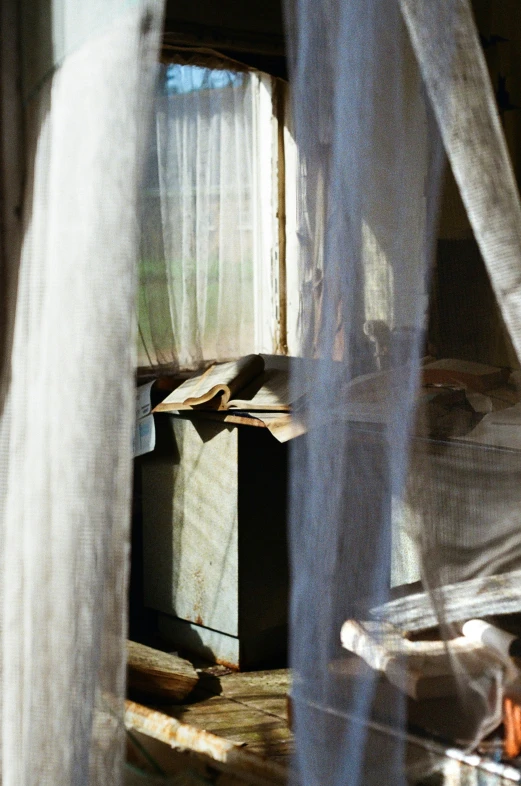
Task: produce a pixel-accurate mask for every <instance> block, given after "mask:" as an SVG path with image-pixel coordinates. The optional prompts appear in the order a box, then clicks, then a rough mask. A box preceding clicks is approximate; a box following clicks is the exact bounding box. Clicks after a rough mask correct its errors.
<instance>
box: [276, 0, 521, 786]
mask: <svg viewBox="0 0 521 786" xmlns="http://www.w3.org/2000/svg"><path fill="white" fill-rule="evenodd" d="M286 10H287V24H288V40H289V45H290V55H291V69H290V74H291V84H292V94H293V110H294V120H295V139H296V145H297V147H298V154H299V159H300V178H301V179H300V181H299V184H298V186H299V194H298V201H299V215H298V234H299V267H300V281H301V282H302V312H301V321H300V324H301V335H302V339H303V343H302V354H303V355H304V357H305V358H306V362H305V363H303V364H302V365H299V366H298V367H296V368H295V373H294V379H293V384H294V385H295V387H296V389H297V390H298V392H302V391H303V390H306V392H307V393H308V396H307V408H306V410H305V411H303V412H302V413H300V417H301V418H302V419H303V420H304V421H305V423H306V426H307V433H306V434H305V436H303V437H302V438H301V439H299V440H295V442H294V443H293V447H292V466H291V496H290V503H291V505H290V507H291V513H290V519H291V530H290V551H291V568H292V571H291V574H292V601H291V642H290V644H291V663H292V666H293V669H294V673H293V677H294V681H293V703H294V720H295V724H294V725H295V731H296V738H297V755H296V761H295V769H296V772H297V775H296V779H295V782H298V783H299V784H309V786H315V784H318V783H320V784H321V786H345V784H349V786H359V784H360V785H361V784H364V786H369V784H375V786H376V784H378V785H379V784H383V783H385V784H388V785H389V786H391V785H393V786H394V785H395V784H405V783H406V782H408V781H407V777H408V773H407V769H406V765H407V754H408V753H411V750H412V748H413V745H412V744H411V745H409V742H411V743H414V740H412V738H411V735H410V728H408V727H407V725H406V722H407V713H408V712H412V710H411V707H412V705H414V701H409V702H407V699H406V696H405V693H404V692H402V691H399V690H396V689H395V688H394V687H393V686H392V685H391V683H390V682H387V681H386V680H384V679H380V678H379V677H377V676H376V672H375V671H373V670H371V669H370V668H365V664H364V662H363V661H362V660H356V659H355V658H352V657H349V656H348V655H347V654H346V652H345V651H342V647H341V643H340V630H341V626H342V623H343V622H344V621H345V620H346V619H354V620H358V621H369V622H370V623H371V622H373V623H374V622H375V620H376V618H377V617H379V615H380V612H379V611H375V608H376V607H379V608H380V609H382V608H384V609H385V608H386V607H387V606H386V604H387V602H388V601H389V599H390V596H391V572H392V570H393V569H395V570H396V569H398V572H400V570H402V569H403V565H402V567H401V568H400V566H399V563H400V560H402V562H405V563H407V562H408V559H404V557H406V556H407V555H405V554H404V553H403V552H402V553H399V554H397V553H396V550H397V548H398V549H403V550H405V548H407V549H408V548H410V547H412V549H413V550H416V555H417V556H418V555H419V558H420V565H421V579H422V580H423V583H424V589H426V590H427V591H430V590H432V589H433V588H439V587H440V586H441V587H445V586H446V585H448V584H450V585H451V586H450V587H448V588H447V589H446V592H445V593H444V592H443V591H436V592H433V593H432V594H431V595H425V596H421V597H422V599H423V601H424V602H425V605H424V607H423V612H425V609H427V608H429V609H431V612H430V616H429V615H427V614H426V613H425V614H424V616H425V617H427V616H429V619H428V620H427V619H425V620H424V622H425V624H424V626H423V627H424V629H426V628H427V627H431V628H432V627H434V625H435V623H436V622H439V623H440V626H441V632H440V634H439V635H440V637H441V636H447V638H454V637H456V636H458V635H461V627H459V628H458V627H457V625H456V626H454V627H453V628H447V626H446V623H461V622H464V621H465V619H467V618H468V616H473V615H474V616H475V615H476V613H477V612H476V610H478V612H479V614H483V615H489V614H492V613H494V611H495V612H496V613H500V612H501V608H503V610H504V608H505V607H502V606H501V604H502V598H501V592H499V593H498V596H497V597H495V598H494V597H493V592H489V594H488V595H487V594H486V593H485V594H481V595H480V596H479V598H478V599H477V602H474V604H473V605H472V601H475V600H476V598H475V597H474V596H473V594H472V592H471V589H468V592H469V597H470V600H469V601H468V602H469V603H470V604H471V606H472V607H471V608H470V607H469V606H463V605H462V606H459V608H457V609H456V611H455V610H454V606H451V603H450V600H451V597H452V596H453V593H454V591H455V588H454V586H452V583H453V582H458V583H459V584H458V586H459V587H460V588H461V586H462V585H464V584H465V581H466V580H467V579H469V578H475V577H483V576H487V575H490V574H501V573H505V572H509V571H514V572H513V573H511V574H510V579H509V586H510V584H511V586H512V589H511V591H510V593H509V596H508V600H509V604H510V605H509V609H510V610H517V611H518V610H519V609H520V608H521V589H520V588H519V565H520V563H519V556H518V555H519V553H520V548H521V538H520V535H519V533H520V514H519V511H520V510H521V486H520V484H519V477H520V469H521V457H520V453H519V451H518V450H504V451H501V450H495V449H493V447H494V446H492V445H487V444H484V445H480V446H476V445H473V446H471V445H469V444H468V443H467V444H466V445H465V444H462V443H461V442H458V440H457V439H455V438H456V437H458V438H459V437H461V436H462V435H461V433H460V434H458V433H457V432H456V433H455V434H452V433H448V434H447V433H445V434H443V435H442V436H440V435H439V434H436V433H434V435H432V434H431V432H430V431H429V428H427V430H426V431H424V432H422V431H421V426H420V416H419V408H417V401H418V400H419V399H420V396H421V393H420V390H419V382H420V357H421V353H422V352H424V351H425V341H424V334H425V328H426V319H425V317H426V315H425V311H426V292H427V291H428V274H429V268H430V264H431V255H432V252H433V245H434V244H433V239H434V237H435V232H436V205H437V201H438V200H437V198H438V184H439V174H440V166H439V163H440V149H441V147H440V143H439V139H438V132H437V129H436V121H437V123H438V127H439V131H440V137H441V138H442V139H443V143H444V145H445V149H446V151H447V154H448V156H449V158H450V161H451V164H452V168H453V171H454V173H455V175H456V178H457V181H458V184H459V187H460V191H461V194H462V197H463V200H464V202H465V205H466V208H467V211H468V214H469V218H470V220H471V222H472V225H473V228H474V231H475V234H476V239H477V241H478V243H479V245H480V248H481V250H482V253H483V256H484V257H485V259H486V264H487V267H488V270H489V274H490V277H491V280H492V283H493V286H494V289H495V292H496V295H497V299H498V302H499V304H500V306H501V308H502V312H503V316H504V319H505V322H506V324H507V325H508V327H509V330H510V333H511V336H512V339H513V342H514V344H515V346H516V347H519V334H520V330H519V325H520V324H521V323H520V318H521V296H520V290H521V285H520V281H521V248H520V238H521V234H520V230H519V226H520V212H519V198H518V195H517V191H516V188H515V182H514V178H513V174H512V171H511V166H510V162H509V160H508V155H507V152H506V147H505V144H504V140H503V137H502V131H501V124H500V121H499V118H498V114H497V108H496V105H495V101H494V96H493V92H492V89H491V85H490V81H489V78H488V74H487V70H486V66H485V62H484V57H483V53H482V51H481V48H480V44H479V37H478V33H477V30H476V28H475V24H474V21H473V17H472V12H471V8H470V2H468V1H467V0H449V2H444V3H441V4H440V3H433V2H431V1H430V0H400V1H399V0H391V1H389V0H352V1H351V0H326V1H325V2H322V3H317V2H315V0H288V2H287V3H286ZM431 107H432V108H431ZM435 118H436V119H435ZM469 286H471V282H469ZM483 318H484V319H486V318H487V315H483ZM423 401H424V403H425V399H423ZM425 407H426V409H427V411H428V405H427V404H426V405H425ZM423 414H424V415H425V410H424V411H423ZM426 435H429V436H433V438H432V440H429V439H427V438H426ZM453 437H454V439H452V438H453ZM405 489H407V493H406V491H405ZM408 503H410V504H411V506H412V508H413V512H412V515H411V516H410V520H409V521H408V523H407V524H406V525H404V523H403V521H400V516H401V515H402V511H403V510H405V509H406V508H407V504H408ZM393 530H394V531H393ZM413 556H414V555H413ZM393 563H394V565H393ZM402 581H403V578H402ZM400 583H402V582H400ZM493 584H494V582H492V583H491V586H493ZM498 585H499V586H502V583H501V578H500V579H499V580H498ZM401 591H402V592H404V593H405V594H407V592H410V591H411V590H410V588H409V589H408V588H406V587H402V588H401ZM397 603H398V601H397ZM431 604H432V605H431ZM449 607H450V612H451V613H450V615H449V612H448V609H449ZM405 608H406V604H405V602H404V606H403V609H405ZM418 615H419V616H420V617H421V616H422V611H418ZM381 616H383V618H384V620H388V619H390V616H386V615H385V613H384V612H381ZM392 621H393V622H395V623H396V624H397V625H398V626H399V625H400V624H401V625H402V626H403V627H402V632H403V631H405V630H410V628H407V624H409V622H410V620H408V619H407V618H406V613H405V612H404V613H403V615H402V617H401V618H398V616H396V615H395V616H393V618H392ZM421 628H422V620H421V619H420V622H419V624H418V628H415V630H416V632H417V633H418V629H420V630H421ZM377 630H378V632H377V633H375V638H378V636H379V635H381V637H382V639H383V640H384V642H385V640H386V638H385V637H386V635H387V633H388V632H389V629H386V628H385V627H381V628H378V629H377ZM446 651H447V652H450V653H451V657H452V659H453V660H452V663H453V668H454V672H453V674H454V676H455V681H457V682H458V689H457V690H455V691H454V695H453V696H452V704H451V705H450V706H451V710H450V711H449V712H447V710H446V709H445V717H446V718H447V715H450V716H451V717H450V718H448V721H451V722H452V721H454V725H453V727H452V729H450V730H449V729H448V727H449V726H450V723H448V724H447V725H446V726H445V727H444V732H443V733H442V732H441V731H439V734H440V736H445V739H447V740H452V742H453V743H454V741H457V742H458V744H461V745H467V746H473V745H475V744H476V742H477V740H479V739H481V738H482V737H483V735H484V734H486V733H488V732H490V731H491V730H492V729H493V728H495V727H497V725H498V724H499V723H500V721H501V711H502V707H501V702H502V697H503V689H504V683H503V682H502V668H503V667H502V666H501V665H500V664H499V663H498V662H497V661H496V662H495V664H493V665H490V666H489V665H488V664H487V663H486V662H485V663H484V662H483V661H481V663H480V662H479V661H477V662H474V664H470V665H469V662H467V664H464V663H462V662H461V661H458V657H457V654H456V653H455V652H453V649H452V644H451V642H447V650H446ZM471 665H473V667H474V671H472V672H471V668H470V666H471ZM403 668H404V670H407V664H405V663H404V664H403ZM425 712H426V715H427V728H428V729H430V730H432V729H433V726H434V727H436V722H435V713H436V706H435V704H431V705H430V710H429V709H428V708H425ZM440 713H443V709H440ZM413 717H414V716H413ZM429 724H430V725H429ZM458 724H459V727H458ZM423 728H425V726H424V727H423ZM440 728H441V727H440V726H438V729H440ZM416 742H417V740H416ZM417 752H418V750H417V749H416V751H415V753H414V756H413V759H412V760H413V761H414V760H415V765H417V764H418V757H417V755H416V754H417ZM409 761H410V760H409ZM413 782H414V780H413Z"/></svg>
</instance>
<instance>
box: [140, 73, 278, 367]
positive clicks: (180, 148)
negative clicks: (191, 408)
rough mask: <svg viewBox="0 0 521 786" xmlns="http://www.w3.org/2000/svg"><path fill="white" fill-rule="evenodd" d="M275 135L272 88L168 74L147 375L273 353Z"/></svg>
mask: <svg viewBox="0 0 521 786" xmlns="http://www.w3.org/2000/svg"><path fill="white" fill-rule="evenodd" d="M272 135H273V130H272V106H271V80H270V79H269V78H268V77H264V76H261V75H258V74H256V73H232V72H227V71H220V70H215V69H208V68H199V67H195V66H183V65H170V66H167V67H165V68H164V69H163V71H162V74H161V78H160V80H159V84H158V96H157V100H156V120H155V127H154V131H153V134H152V138H151V143H150V151H149V166H148V172H147V180H146V182H145V188H144V221H143V225H144V234H143V245H142V259H141V286H140V330H141V342H142V345H141V351H140V362H141V363H142V364H143V365H154V366H155V365H163V364H168V363H173V364H177V365H179V366H181V367H184V368H192V367H195V366H197V365H198V364H200V363H201V362H202V361H205V360H212V359H217V360H224V359H227V358H232V357H238V356H241V355H245V354H248V353H250V352H261V351H263V352H274V351H276V346H275V342H276V319H275V309H276V306H277V298H276V282H275V280H274V275H275V273H276V268H275V261H276V259H275V234H276V227H275V224H274V213H275V212H276V211H275V210H274V178H273V174H272V172H273V166H274V163H276V162H274V160H273V155H274V154H275V153H276V151H274V150H273V143H272ZM277 241H278V237H277Z"/></svg>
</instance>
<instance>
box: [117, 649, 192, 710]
mask: <svg viewBox="0 0 521 786" xmlns="http://www.w3.org/2000/svg"><path fill="white" fill-rule="evenodd" d="M127 674H128V684H129V687H130V689H131V690H134V691H137V692H138V693H140V694H143V695H144V696H150V697H157V698H169V699H171V700H173V701H182V700H183V699H185V698H186V697H187V696H188V695H189V694H190V693H191V692H192V690H193V689H194V687H195V686H196V685H197V682H198V681H199V675H198V674H197V672H196V670H195V669H194V667H193V666H192V664H191V663H190V662H189V661H187V660H184V659H183V658H179V657H178V656H177V655H170V654H169V653H168V652H161V651H160V650H156V649H153V648H152V647H146V646H145V645H144V644H138V643H137V642H135V641H127Z"/></svg>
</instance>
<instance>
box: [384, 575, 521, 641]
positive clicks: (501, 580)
mask: <svg viewBox="0 0 521 786" xmlns="http://www.w3.org/2000/svg"><path fill="white" fill-rule="evenodd" d="M519 611H521V570H515V571H511V572H509V573H503V574H500V575H496V576H483V577H481V578H477V579H469V580H468V581H461V582H458V583H456V584H447V585H445V586H444V587H439V588H437V589H435V590H433V591H432V592H431V593H427V592H417V593H414V594H413V595H406V596H405V597H403V598H398V599H397V600H392V601H390V602H389V603H385V604H383V605H382V606H378V607H376V608H374V609H373V610H372V612H371V613H372V614H373V616H374V617H375V618H376V619H380V620H384V621H386V622H390V623H392V624H393V625H395V626H396V627H397V628H399V629H400V630H403V631H405V632H408V633H414V632H415V631H420V630H428V629H429V628H435V627H436V626H437V625H439V624H440V622H464V621H465V620H469V619H479V618H480V617H490V616H492V615H496V614H514V613H516V612H519Z"/></svg>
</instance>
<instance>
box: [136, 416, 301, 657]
mask: <svg viewBox="0 0 521 786" xmlns="http://www.w3.org/2000/svg"><path fill="white" fill-rule="evenodd" d="M155 417H156V429H157V443H156V449H155V451H154V452H153V453H151V454H149V455H148V456H146V457H144V459H143V460H142V463H141V468H142V499H143V560H144V597H145V606H146V607H148V608H149V609H153V610H154V611H155V612H157V624H158V628H159V630H160V632H161V634H162V635H163V636H164V637H165V638H167V639H169V640H170V641H171V642H172V643H173V644H174V645H176V646H177V647H179V648H184V649H188V650H191V651H193V652H195V653H198V654H200V655H203V656H206V657H208V658H210V659H212V660H216V661H217V662H221V663H226V664H229V665H231V666H234V667H237V668H241V669H254V668H260V667H263V666H270V665H278V664H282V663H283V662H284V660H285V657H286V646H287V645H286V640H287V600H288V560H287V543H286V490H287V446H286V445H284V444H280V443H279V442H277V440H276V439H275V438H274V437H273V436H272V435H271V434H270V432H269V431H268V430H267V429H264V428H254V427H252V426H248V425H231V424H225V423H223V422H216V421H214V420H211V419H208V418H206V417H205V416H204V415H203V414H202V413H200V414H199V413H198V414H191V415H190V417H187V416H176V415H170V414H168V415H167V414H163V415H156V416H155Z"/></svg>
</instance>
